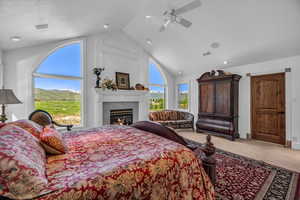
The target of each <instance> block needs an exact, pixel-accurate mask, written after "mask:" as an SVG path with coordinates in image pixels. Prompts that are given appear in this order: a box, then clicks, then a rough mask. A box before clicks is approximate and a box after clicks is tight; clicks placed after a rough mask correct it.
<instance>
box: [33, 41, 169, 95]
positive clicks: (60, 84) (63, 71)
mask: <svg viewBox="0 0 300 200" xmlns="http://www.w3.org/2000/svg"><path fill="white" fill-rule="evenodd" d="M80 54H81V53H80V44H79V43H75V44H72V45H68V46H65V47H63V48H60V49H58V50H57V51H55V52H53V53H52V54H51V55H49V56H48V57H47V58H46V59H45V60H44V61H43V62H42V63H41V65H40V67H39V68H38V70H37V73H41V74H54V75H67V76H77V77H80V76H81V69H80V64H81V60H80V59H81V56H80ZM91 73H92V72H91ZM149 80H150V83H154V84H164V79H163V77H162V75H161V73H160V71H159V70H158V68H157V67H156V66H155V64H154V63H150V65H149ZM35 87H36V88H42V89H47V90H51V89H60V90H61V89H69V90H74V91H80V88H81V83H80V81H79V80H61V79H49V78H35ZM150 89H151V90H154V91H159V92H163V91H164V90H163V88H161V87H150Z"/></svg>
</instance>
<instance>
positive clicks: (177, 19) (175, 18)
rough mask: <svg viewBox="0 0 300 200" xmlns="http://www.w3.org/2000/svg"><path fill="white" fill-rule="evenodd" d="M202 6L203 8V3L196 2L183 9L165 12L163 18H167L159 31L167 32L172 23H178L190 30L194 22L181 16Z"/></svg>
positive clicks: (196, 0) (195, 0)
mask: <svg viewBox="0 0 300 200" xmlns="http://www.w3.org/2000/svg"><path fill="white" fill-rule="evenodd" d="M200 6H201V1H200V0H194V1H192V2H190V3H188V4H186V5H185V6H183V7H181V8H177V9H171V10H167V11H165V12H164V13H163V16H165V20H164V24H163V25H162V26H161V27H160V29H159V31H160V32H163V31H165V30H166V29H167V27H168V26H169V25H170V24H171V23H177V24H180V25H182V26H183V27H185V28H189V27H190V26H191V25H192V22H190V21H189V20H187V19H185V18H183V17H181V16H179V15H181V14H183V13H186V12H189V11H191V10H194V9H196V8H198V7H200Z"/></svg>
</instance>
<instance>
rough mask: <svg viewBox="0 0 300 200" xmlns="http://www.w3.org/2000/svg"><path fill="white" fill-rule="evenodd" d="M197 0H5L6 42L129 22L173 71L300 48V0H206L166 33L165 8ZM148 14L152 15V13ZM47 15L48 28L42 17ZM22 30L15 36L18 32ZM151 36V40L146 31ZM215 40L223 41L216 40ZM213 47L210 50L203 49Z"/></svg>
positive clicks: (0, 41) (0, 3)
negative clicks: (188, 23)
mask: <svg viewBox="0 0 300 200" xmlns="http://www.w3.org/2000/svg"><path fill="white" fill-rule="evenodd" d="M189 1H190V0H157V1H153V0H152V1H151V0H130V1H124V0H109V1H105V0H88V1H87V0H76V1H73V0H0V24H1V26H0V29H1V31H0V46H1V47H2V48H3V49H4V50H9V49H14V48H19V47H23V46H31V45H35V44H41V43H45V42H49V41H55V40H63V39H67V38H72V37H78V36H85V35H89V34H94V33H98V32H102V31H104V29H103V24H105V23H109V24H111V27H110V29H112V30H120V29H121V30H124V31H125V33H127V34H128V35H129V36H130V37H132V38H133V39H134V40H136V41H137V42H139V43H140V44H141V45H142V46H144V48H145V49H147V51H149V52H150V53H151V54H152V55H153V56H154V57H155V58H157V59H158V60H159V61H160V62H161V63H163V64H164V65H165V66H166V67H167V68H168V69H169V70H170V71H172V72H173V73H174V74H176V73H178V72H181V71H182V72H183V73H187V74H188V73H193V72H194V71H195V70H198V69H199V68H203V69H206V68H207V69H208V68H211V67H216V66H221V67H224V66H225V65H224V64H223V61H225V60H227V61H228V62H229V64H228V65H226V66H237V65H243V64H249V63H255V62H261V61H265V60H271V59H276V58H281V57H287V56H294V55H298V54H300V37H299V35H300V20H299V19H300V1H299V0H226V1H224V0H201V2H202V6H201V7H200V8H198V9H196V10H193V11H191V12H188V13H185V14H183V16H184V17H185V18H187V19H189V20H190V21H192V22H193V25H192V27H191V28H189V29H186V28H184V27H181V26H179V25H177V24H171V26H170V27H169V28H168V29H167V30H166V31H165V32H162V33H160V32H159V31H158V29H159V27H160V25H161V24H162V23H163V17H162V13H163V12H164V11H165V10H167V9H169V8H176V7H178V6H180V5H182V4H185V3H187V2H189ZM146 15H151V16H153V17H152V18H150V19H146V18H145V16H146ZM41 23H48V24H49V29H48V30H46V31H37V30H35V27H34V26H35V25H36V24H41ZM15 35H17V36H21V37H22V38H23V39H22V41H21V42H18V43H13V42H12V41H10V37H11V36H15ZM148 38H149V39H151V40H152V43H153V44H152V45H148V44H147V43H146V39H148ZM213 42H217V43H219V44H220V47H219V48H216V49H214V48H212V47H211V46H210V45H211V43H213ZM207 51H210V52H211V55H210V56H205V57H204V56H202V54H203V53H205V52H207Z"/></svg>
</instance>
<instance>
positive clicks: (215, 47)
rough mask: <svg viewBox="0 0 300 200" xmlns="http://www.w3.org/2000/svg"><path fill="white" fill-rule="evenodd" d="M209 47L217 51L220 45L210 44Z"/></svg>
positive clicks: (216, 43)
mask: <svg viewBox="0 0 300 200" xmlns="http://www.w3.org/2000/svg"><path fill="white" fill-rule="evenodd" d="M210 47H211V48H213V49H217V48H219V47H220V43H218V42H214V43H211V45H210Z"/></svg>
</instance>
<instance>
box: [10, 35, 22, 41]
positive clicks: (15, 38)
mask: <svg viewBox="0 0 300 200" xmlns="http://www.w3.org/2000/svg"><path fill="white" fill-rule="evenodd" d="M21 39H22V38H21V37H20V36H13V37H11V38H10V40H11V41H13V42H19V41H21Z"/></svg>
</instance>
